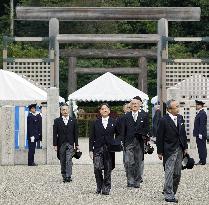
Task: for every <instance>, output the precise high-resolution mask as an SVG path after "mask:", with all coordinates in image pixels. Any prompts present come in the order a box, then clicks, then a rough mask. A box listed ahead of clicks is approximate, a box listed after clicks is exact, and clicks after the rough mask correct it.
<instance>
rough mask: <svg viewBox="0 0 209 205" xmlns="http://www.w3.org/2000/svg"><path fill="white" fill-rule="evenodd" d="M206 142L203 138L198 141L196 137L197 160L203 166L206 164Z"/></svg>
mask: <svg viewBox="0 0 209 205" xmlns="http://www.w3.org/2000/svg"><path fill="white" fill-rule="evenodd" d="M206 142H207V140H206V138H204V137H203V139H200V138H199V137H196V143H197V149H198V154H199V159H200V162H201V163H203V164H206V158H207V147H206Z"/></svg>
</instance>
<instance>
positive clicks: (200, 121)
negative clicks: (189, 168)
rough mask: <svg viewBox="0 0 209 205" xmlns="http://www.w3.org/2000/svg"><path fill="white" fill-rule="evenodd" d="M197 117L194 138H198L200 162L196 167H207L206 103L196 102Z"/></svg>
mask: <svg viewBox="0 0 209 205" xmlns="http://www.w3.org/2000/svg"><path fill="white" fill-rule="evenodd" d="M195 102H196V110H197V115H196V117H195V121H194V130H193V136H194V137H196V143H197V149H198V153H199V162H198V163H197V164H196V165H205V164H206V158H207V147H206V142H207V114H206V112H205V111H204V109H203V106H204V104H205V103H204V102H202V101H199V100H196V101H195Z"/></svg>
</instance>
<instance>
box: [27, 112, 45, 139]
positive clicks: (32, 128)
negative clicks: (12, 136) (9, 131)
mask: <svg viewBox="0 0 209 205" xmlns="http://www.w3.org/2000/svg"><path fill="white" fill-rule="evenodd" d="M41 130H42V128H41V127H40V121H39V118H38V117H37V116H35V115H33V114H32V113H30V112H29V114H28V117H27V139H28V140H30V138H31V137H32V136H34V137H35V141H38V140H40V138H41Z"/></svg>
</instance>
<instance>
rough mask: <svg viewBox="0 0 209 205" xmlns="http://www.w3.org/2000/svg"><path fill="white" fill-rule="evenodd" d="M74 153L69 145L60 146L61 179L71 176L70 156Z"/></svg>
mask: <svg viewBox="0 0 209 205" xmlns="http://www.w3.org/2000/svg"><path fill="white" fill-rule="evenodd" d="M73 153H74V149H73V146H72V145H70V144H69V143H64V144H62V145H61V147H60V150H59V156H60V164H61V174H62V177H63V178H69V177H71V175H72V165H73V163H72V156H73Z"/></svg>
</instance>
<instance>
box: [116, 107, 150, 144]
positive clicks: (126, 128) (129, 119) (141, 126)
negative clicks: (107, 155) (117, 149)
mask: <svg viewBox="0 0 209 205" xmlns="http://www.w3.org/2000/svg"><path fill="white" fill-rule="evenodd" d="M147 134H149V118H148V113H146V112H145V111H144V110H141V111H140V112H139V113H138V117H137V121H136V122H135V121H134V119H133V116H132V112H128V113H126V114H125V115H124V117H123V121H122V126H121V134H120V135H121V139H122V141H123V145H124V146H125V147H126V146H128V145H129V144H130V143H132V142H133V140H134V138H135V137H138V139H139V141H140V142H141V145H142V147H143V144H144V141H143V138H142V137H143V136H147Z"/></svg>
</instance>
